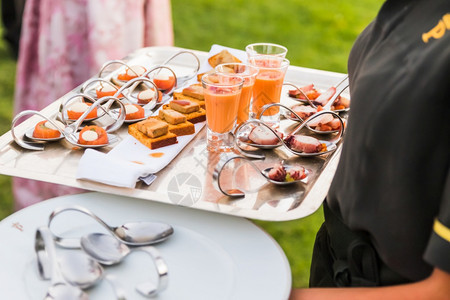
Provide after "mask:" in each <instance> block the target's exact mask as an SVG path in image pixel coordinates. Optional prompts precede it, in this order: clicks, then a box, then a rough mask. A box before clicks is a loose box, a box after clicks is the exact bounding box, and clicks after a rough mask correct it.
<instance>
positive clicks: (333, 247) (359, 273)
mask: <svg viewBox="0 0 450 300" xmlns="http://www.w3.org/2000/svg"><path fill="white" fill-rule="evenodd" d="M323 211H324V215H325V222H324V223H323V224H322V227H320V230H319V232H318V233H317V236H316V242H315V244H314V251H313V258H312V263H311V275H310V281H309V285H310V287H374V286H387V285H395V284H401V283H406V282H410V281H409V280H407V279H405V278H403V277H402V276H400V275H398V274H397V273H395V272H394V271H392V270H391V269H389V267H387V266H386V265H385V264H384V263H383V262H382V261H381V259H380V258H379V256H378V254H377V252H376V251H375V248H374V247H373V246H372V244H371V242H370V240H369V238H368V236H367V234H364V233H356V232H354V231H351V230H350V229H349V228H348V227H347V226H346V225H345V224H344V223H343V222H342V221H341V218H340V217H339V216H337V215H336V214H335V213H333V212H332V211H331V210H330V209H329V207H328V206H327V204H326V202H324V204H323Z"/></svg>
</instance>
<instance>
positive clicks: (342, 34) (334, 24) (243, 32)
mask: <svg viewBox="0 0 450 300" xmlns="http://www.w3.org/2000/svg"><path fill="white" fill-rule="evenodd" d="M1 1H13V0H1ZM382 3H383V0H360V1H350V0H316V1H309V0H283V1H269V0H245V1H244V0H232V1H230V0H215V1H210V0H190V1H184V0H172V18H173V27H174V35H175V46H178V47H183V48H187V49H196V50H202V51H206V52H208V51H209V49H210V47H211V45H212V44H219V45H223V46H228V47H233V48H237V49H244V48H245V46H246V45H247V44H250V43H255V42H271V43H276V44H281V45H284V46H286V47H287V48H288V54H287V58H288V59H289V60H290V61H291V65H295V66H302V67H308V68H314V69H322V70H329V71H335V72H342V73H346V72H347V57H348V54H349V52H350V49H351V46H352V44H353V42H354V41H355V39H356V37H357V35H358V34H359V33H360V32H361V31H362V30H363V29H364V27H365V26H366V25H367V24H368V23H369V22H370V21H371V20H372V19H373V18H374V17H375V16H376V13H377V11H378V9H379V8H380V7H381V5H382ZM2 24H3V23H2ZM2 26H3V25H2ZM0 35H1V36H2V39H1V40H0V134H4V133H5V132H7V131H8V130H9V128H10V124H11V120H12V117H13V116H12V113H13V97H14V84H15V74H16V59H15V57H14V55H13V54H12V51H11V49H10V47H9V45H8V44H7V43H6V41H5V40H4V39H3V35H4V29H3V27H0ZM55 100H56V99H55ZM11 213H13V197H12V191H11V178H10V177H8V176H4V175H0V220H2V219H3V218H5V217H6V216H8V215H10V214H11ZM322 221H323V217H322V211H321V209H320V210H319V211H317V212H316V213H315V214H313V215H311V216H309V217H306V218H304V219H301V220H296V221H289V222H261V221H255V223H256V224H258V225H259V226H261V227H262V228H263V229H264V230H266V232H268V233H269V234H270V235H271V236H273V237H274V239H275V240H276V241H277V242H278V243H279V244H280V246H281V247H282V248H283V250H284V252H285V253H286V255H287V257H288V259H289V262H290V265H291V269H292V279H293V287H306V286H308V278H309V267H310V259H311V253H312V248H313V243H314V239H315V234H316V232H317V230H318V229H319V227H320V225H321V223H322Z"/></svg>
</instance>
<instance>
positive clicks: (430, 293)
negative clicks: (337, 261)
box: [289, 268, 450, 300]
mask: <svg viewBox="0 0 450 300" xmlns="http://www.w3.org/2000/svg"><path fill="white" fill-rule="evenodd" d="M449 297H450V273H447V272H445V271H442V270H440V269H438V268H435V269H434V271H433V273H432V274H431V275H430V277H428V278H426V279H424V280H422V281H418V282H415V283H409V284H402V285H396V286H388V287H374V288H311V289H294V290H292V293H291V296H290V298H289V299H290V300H300V299H307V300H314V299H327V300H335V299H336V300H337V299H345V300H350V299H364V300H372V299H374V300H380V299H382V300H391V299H393V300H398V299H402V300H408V299H415V300H420V299H433V300H439V299H445V300H447V299H449Z"/></svg>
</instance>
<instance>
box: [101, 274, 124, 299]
mask: <svg viewBox="0 0 450 300" xmlns="http://www.w3.org/2000/svg"><path fill="white" fill-rule="evenodd" d="M105 279H106V281H108V283H109V284H110V285H111V287H112V288H113V290H114V293H115V294H116V297H117V300H126V299H127V297H126V294H125V290H124V289H123V287H122V285H121V284H120V283H119V280H117V278H116V276H114V275H112V274H108V275H106V276H105Z"/></svg>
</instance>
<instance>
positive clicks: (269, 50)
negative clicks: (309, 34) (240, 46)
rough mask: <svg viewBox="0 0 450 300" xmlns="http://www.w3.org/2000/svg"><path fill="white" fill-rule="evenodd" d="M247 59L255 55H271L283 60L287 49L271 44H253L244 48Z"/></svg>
mask: <svg viewBox="0 0 450 300" xmlns="http://www.w3.org/2000/svg"><path fill="white" fill-rule="evenodd" d="M245 51H246V52H247V56H248V58H251V57H253V56H256V55H273V56H278V57H282V58H285V57H286V53H287V51H288V50H287V48H286V47H284V46H281V45H278V44H272V43H255V44H250V45H247V46H246V47H245Z"/></svg>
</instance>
